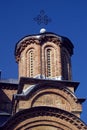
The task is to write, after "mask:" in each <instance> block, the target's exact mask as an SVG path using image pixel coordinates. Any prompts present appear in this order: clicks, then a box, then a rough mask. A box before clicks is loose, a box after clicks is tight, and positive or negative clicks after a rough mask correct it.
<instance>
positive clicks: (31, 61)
mask: <svg viewBox="0 0 87 130" xmlns="http://www.w3.org/2000/svg"><path fill="white" fill-rule="evenodd" d="M29 58H30V69H29V71H30V77H33V67H34V65H33V64H34V57H33V51H30V53H29Z"/></svg>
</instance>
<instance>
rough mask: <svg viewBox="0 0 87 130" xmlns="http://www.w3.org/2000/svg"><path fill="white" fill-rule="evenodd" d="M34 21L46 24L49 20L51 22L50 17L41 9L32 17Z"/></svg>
mask: <svg viewBox="0 0 87 130" xmlns="http://www.w3.org/2000/svg"><path fill="white" fill-rule="evenodd" d="M34 21H36V22H37V24H39V25H41V24H45V25H47V24H48V23H49V22H51V19H50V18H49V17H48V16H47V15H46V14H45V11H44V10H41V11H40V13H39V14H38V15H37V16H36V17H35V18H34Z"/></svg>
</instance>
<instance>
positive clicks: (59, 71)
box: [4, 30, 87, 130]
mask: <svg viewBox="0 0 87 130" xmlns="http://www.w3.org/2000/svg"><path fill="white" fill-rule="evenodd" d="M72 54H73V44H72V43H71V41H70V40H69V39H68V38H66V37H62V36H59V35H57V34H55V33H51V32H46V31H43V30H41V33H40V34H37V35H29V36H26V37H24V38H23V39H21V40H20V41H19V42H18V43H17V44H16V47H15V57H16V61H17V63H18V68H19V85H18V91H17V94H15V95H14V96H13V102H12V103H13V104H12V113H13V115H14V116H13V117H12V118H11V119H10V120H9V121H8V122H7V123H6V124H5V126H4V128H5V129H6V130H9V129H12V130H18V129H20V130H26V129H27V130H28V129H29V130H87V126H86V124H85V123H84V122H83V121H81V119H80V114H81V112H82V103H83V102H84V101H85V99H83V98H77V97H76V96H75V93H74V92H75V90H76V88H77V87H78V85H79V82H74V81H72V73H71V72H72V70H71V69H72V68H71V56H72Z"/></svg>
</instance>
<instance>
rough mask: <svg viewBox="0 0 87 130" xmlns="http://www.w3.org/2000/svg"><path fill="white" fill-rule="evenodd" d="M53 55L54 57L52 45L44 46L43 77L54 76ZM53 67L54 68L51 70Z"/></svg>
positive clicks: (54, 51)
mask: <svg viewBox="0 0 87 130" xmlns="http://www.w3.org/2000/svg"><path fill="white" fill-rule="evenodd" d="M55 57H56V50H55V48H54V47H53V46H49V45H48V46H45V47H44V58H45V60H44V61H45V77H46V78H52V77H54V76H55V74H54V73H55V71H56V69H55V67H56V63H55ZM53 69H54V70H53Z"/></svg>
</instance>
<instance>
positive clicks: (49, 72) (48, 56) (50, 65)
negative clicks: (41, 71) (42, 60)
mask: <svg viewBox="0 0 87 130" xmlns="http://www.w3.org/2000/svg"><path fill="white" fill-rule="evenodd" d="M51 53H52V52H51V49H47V77H51V76H52V57H51Z"/></svg>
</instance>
